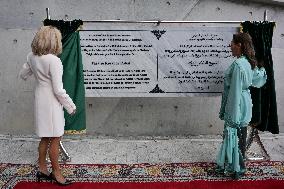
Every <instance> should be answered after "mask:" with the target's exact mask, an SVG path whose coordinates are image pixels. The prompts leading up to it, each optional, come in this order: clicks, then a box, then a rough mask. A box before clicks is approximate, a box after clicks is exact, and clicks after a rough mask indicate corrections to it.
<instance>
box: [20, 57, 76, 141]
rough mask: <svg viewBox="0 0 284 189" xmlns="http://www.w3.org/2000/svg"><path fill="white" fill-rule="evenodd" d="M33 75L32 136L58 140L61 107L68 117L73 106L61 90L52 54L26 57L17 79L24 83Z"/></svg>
mask: <svg viewBox="0 0 284 189" xmlns="http://www.w3.org/2000/svg"><path fill="white" fill-rule="evenodd" d="M32 74H33V75H34V77H35V80H36V87H35V91H34V95H35V96H34V98H35V101H34V119H35V128H36V134H37V135H38V136H39V137H60V136H62V135H63V134H64V126H65V119H64V112H63V107H64V108H65V109H66V110H67V112H68V113H69V114H71V113H72V112H73V111H74V110H75V109H76V106H75V104H74V103H73V101H72V99H71V98H70V97H69V95H68V94H66V91H65V90H64V89H63V83H62V74H63V66H62V62H61V60H60V59H59V58H58V57H57V56H55V55H52V54H47V55H42V56H36V55H34V54H33V53H32V52H31V53H29V54H28V56H27V63H25V64H24V65H23V67H22V69H21V71H20V77H21V78H22V79H24V80H26V79H27V78H28V77H29V76H30V75H32Z"/></svg>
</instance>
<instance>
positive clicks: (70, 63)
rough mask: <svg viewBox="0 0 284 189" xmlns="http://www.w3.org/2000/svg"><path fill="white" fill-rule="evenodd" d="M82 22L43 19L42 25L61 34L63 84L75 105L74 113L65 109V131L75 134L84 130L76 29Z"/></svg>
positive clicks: (83, 92) (78, 40)
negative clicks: (71, 113) (69, 112)
mask: <svg viewBox="0 0 284 189" xmlns="http://www.w3.org/2000/svg"><path fill="white" fill-rule="evenodd" d="M82 24H83V22H82V21H81V20H74V21H63V20H49V19H46V20H44V25H45V26H47V25H51V26H54V27H56V28H58V29H59V30H60V32H61V34H62V47H63V50H62V54H61V55H60V56H59V58H60V59H61V61H62V64H63V78H62V80H63V86H64V89H65V90H66V92H67V94H68V95H69V96H70V97H71V98H72V100H73V102H74V103H75V105H76V107H77V112H76V114H75V115H73V116H70V115H69V114H68V113H67V112H66V111H65V112H64V116H65V133H69V134H76V133H84V132H85V131H86V111H85V88H84V75H83V64H82V54H81V46H80V35H79V32H78V31H77V29H78V28H79V27H80V26H81V25H82Z"/></svg>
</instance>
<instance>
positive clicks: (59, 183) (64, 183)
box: [50, 173, 72, 186]
mask: <svg viewBox="0 0 284 189" xmlns="http://www.w3.org/2000/svg"><path fill="white" fill-rule="evenodd" d="M50 177H51V179H52V182H53V181H54V182H56V184H58V185H59V186H67V185H70V184H72V182H71V181H69V180H67V179H65V182H63V183H62V182H59V181H58V180H57V179H56V178H55V175H54V174H53V173H51V174H50Z"/></svg>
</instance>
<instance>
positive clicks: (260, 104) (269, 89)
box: [241, 21, 279, 134]
mask: <svg viewBox="0 0 284 189" xmlns="http://www.w3.org/2000/svg"><path fill="white" fill-rule="evenodd" d="M241 25H242V27H243V32H246V33H249V34H250V35H251V37H252V41H253V44H254V48H255V53H256V58H257V60H258V62H259V63H262V64H263V66H264V67H265V70H266V73H267V82H266V84H265V85H264V86H263V87H262V88H261V89H256V88H251V95H252V101H253V115H252V121H251V123H252V124H254V125H256V128H257V129H258V130H260V131H269V132H271V133H273V134H278V133H279V125H278V115H277V102H276V92H275V80H274V71H273V61H272V54H271V48H272V36H273V29H274V27H275V23H274V22H267V21H264V22H249V21H246V22H243V23H242V24H241Z"/></svg>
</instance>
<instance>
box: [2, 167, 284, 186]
mask: <svg viewBox="0 0 284 189" xmlns="http://www.w3.org/2000/svg"><path fill="white" fill-rule="evenodd" d="M215 166H216V165H215V164H214V163H205V162H204V163H172V164H127V165H126V164H121V165H106V164H104V165H79V164H65V165H61V167H62V171H63V173H64V176H65V177H66V178H68V179H69V180H72V181H73V184H72V185H70V186H66V187H64V188H66V189H68V188H69V189H71V188H72V189H75V188H76V189H77V188H78V189H85V188H99V189H212V188H218V189H227V188H229V189H277V188H279V189H281V188H282V189H284V162H255V163H253V162H249V163H247V172H246V174H245V176H244V177H242V178H241V179H240V180H237V181H236V180H232V179H231V178H230V177H229V176H226V175H220V174H218V173H216V172H215ZM36 171H37V167H36V166H34V165H30V164H0V188H1V189H8V188H9V189H12V188H16V189H26V188H28V189H33V188H34V189H36V188H39V189H40V188H46V189H47V188H48V189H53V188H62V187H60V186H58V185H56V184H55V183H54V184H53V183H50V182H41V183H37V182H36V181H35V173H36Z"/></svg>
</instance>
